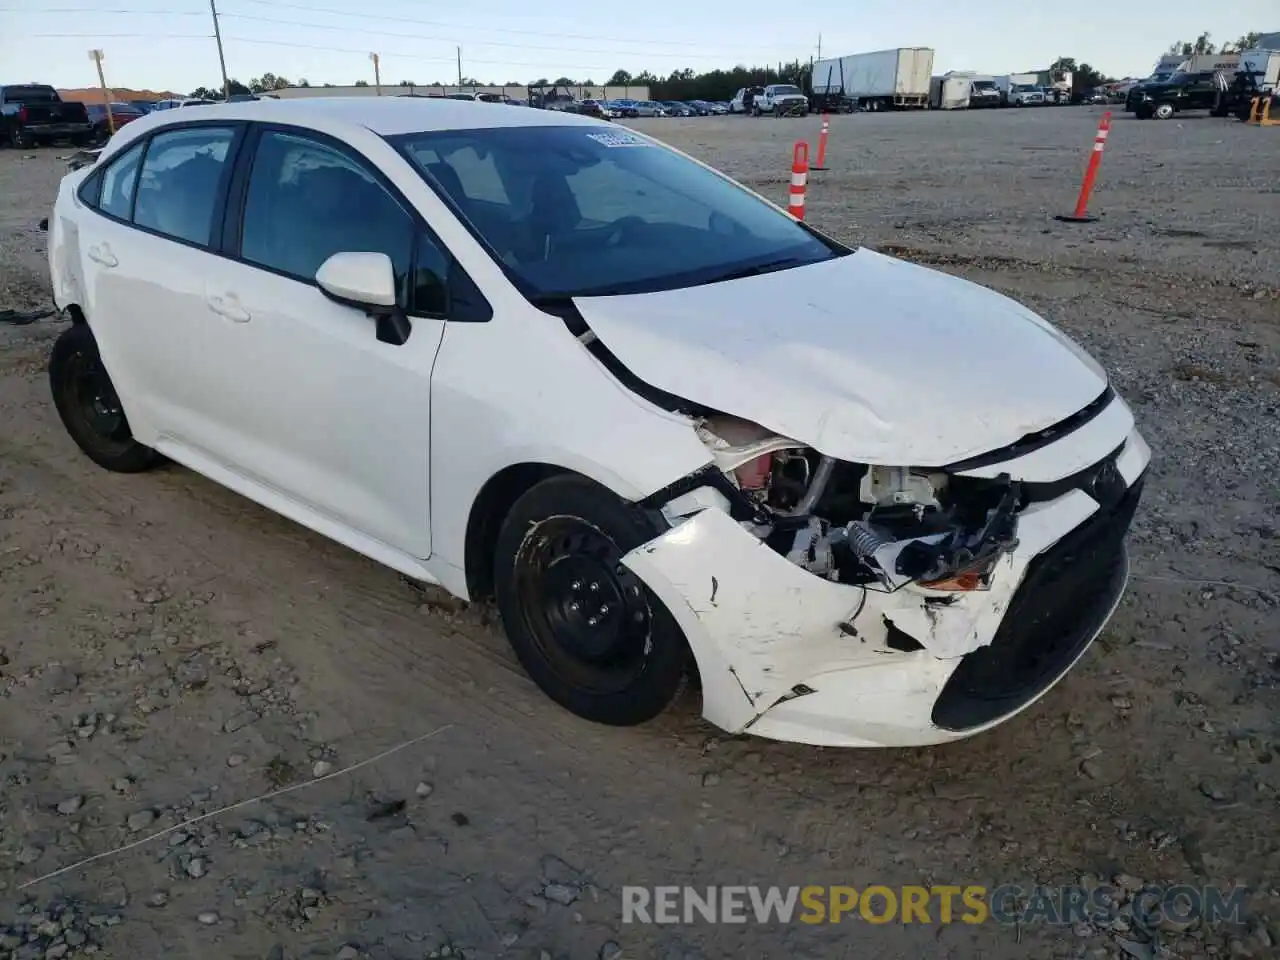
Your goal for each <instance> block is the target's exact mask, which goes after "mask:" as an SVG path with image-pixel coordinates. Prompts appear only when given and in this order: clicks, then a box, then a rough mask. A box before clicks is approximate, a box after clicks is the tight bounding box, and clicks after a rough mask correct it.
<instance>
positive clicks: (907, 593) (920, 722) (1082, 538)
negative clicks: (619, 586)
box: [623, 411, 1150, 747]
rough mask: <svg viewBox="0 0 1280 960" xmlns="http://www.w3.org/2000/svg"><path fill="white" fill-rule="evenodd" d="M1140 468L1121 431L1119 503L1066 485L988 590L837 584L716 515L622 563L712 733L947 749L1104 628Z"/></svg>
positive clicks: (1066, 663)
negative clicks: (674, 646)
mask: <svg viewBox="0 0 1280 960" xmlns="http://www.w3.org/2000/svg"><path fill="white" fill-rule="evenodd" d="M1125 412H1126V413H1127V411H1125ZM1129 425H1130V427H1131V425H1132V420H1131V419H1130V420H1129ZM1085 432H1087V431H1085ZM1076 439H1077V440H1078V439H1079V437H1077V438H1076ZM1054 446H1057V445H1056V444H1055V445H1054ZM1062 446H1063V447H1066V446H1068V444H1066V443H1063V444H1062ZM1073 446H1075V449H1074V450H1072V451H1071V453H1073V454H1075V453H1077V452H1078V451H1079V449H1080V448H1079V446H1078V445H1074V444H1073ZM1064 452H1066V451H1060V453H1064ZM1149 460H1150V450H1149V449H1148V447H1147V445H1146V443H1145V442H1144V441H1143V439H1142V437H1141V435H1140V434H1139V433H1138V432H1137V431H1136V430H1132V429H1129V430H1128V436H1127V438H1126V439H1125V440H1124V442H1123V446H1122V448H1121V450H1120V452H1119V455H1118V457H1117V458H1116V459H1115V461H1114V464H1115V468H1116V471H1117V472H1118V474H1119V476H1120V477H1121V478H1123V485H1122V487H1119V486H1117V488H1116V490H1115V491H1113V493H1114V496H1112V497H1110V498H1109V499H1108V498H1104V497H1102V495H1101V494H1095V495H1096V496H1098V497H1099V499H1095V496H1091V495H1090V494H1089V493H1087V492H1086V491H1085V490H1083V489H1079V488H1076V487H1069V488H1067V489H1064V491H1063V492H1062V493H1061V494H1060V495H1057V496H1056V497H1054V498H1053V499H1050V500H1045V501H1043V502H1036V503H1032V504H1031V505H1029V506H1028V507H1027V508H1026V509H1025V510H1023V511H1022V512H1021V514H1020V515H1019V517H1018V530H1017V544H1016V546H1014V548H1013V549H1012V550H1011V551H1009V552H1008V553H1006V554H1005V555H1003V556H1002V557H1001V558H1000V560H999V561H998V566H997V568H996V570H995V571H994V573H993V575H992V577H991V583H990V586H989V588H988V589H986V590H982V591H974V592H968V593H943V592H939V591H933V590H929V589H925V588H923V587H920V586H919V585H917V584H907V585H905V586H902V587H900V588H898V589H895V590H892V591H886V590H878V589H874V588H870V587H867V586H861V585H856V584H845V583H838V582H832V581H830V580H826V579H823V578H821V577H818V576H814V575H813V574H811V573H809V572H808V571H806V570H805V569H803V568H801V567H800V566H797V565H796V564H794V563H792V562H790V561H789V560H788V559H787V558H786V557H785V556H782V555H780V554H779V553H777V552H776V551H774V550H771V549H770V548H769V547H768V546H767V545H766V544H764V543H763V542H762V541H761V540H760V539H759V538H757V537H756V536H754V535H753V534H752V533H751V532H750V531H749V530H747V529H744V527H743V525H742V524H740V523H739V522H738V521H736V520H734V519H733V518H732V517H731V516H730V515H729V514H728V513H727V512H725V511H724V510H721V509H718V508H716V507H714V506H708V507H706V508H705V509H702V510H700V511H699V512H696V513H694V514H692V515H691V516H689V517H688V518H687V519H684V520H682V521H680V522H678V523H677V525H675V526H674V527H673V528H672V529H670V530H669V531H667V532H666V533H664V534H663V535H662V536H659V537H657V538H656V539H654V540H651V541H649V542H648V543H646V544H644V545H642V546H640V547H638V548H637V549H635V550H633V551H631V552H630V553H628V554H627V555H626V556H625V557H624V558H623V563H624V564H626V565H627V566H628V567H629V568H630V569H632V570H633V571H634V572H635V573H636V574H637V575H638V576H639V577H641V578H642V579H643V580H644V581H645V583H646V584H647V585H648V586H649V588H650V589H651V590H652V592H653V593H654V594H655V595H656V596H657V597H658V598H659V599H660V600H661V601H662V602H663V603H664V604H665V605H666V606H667V608H668V609H669V610H670V611H671V613H672V615H673V616H674V617H675V619H676V620H677V622H679V624H680V626H681V628H682V629H683V630H684V633H685V636H686V637H687V638H688V640H689V644H690V646H691V648H692V650H693V654H694V657H695V659H696V661H697V665H698V670H699V674H700V677H701V682H702V691H703V714H704V716H705V718H706V719H707V720H709V721H710V722H711V723H713V724H715V725H716V726H718V727H720V728H722V729H724V730H726V731H729V732H731V733H744V732H745V733H752V734H756V735H758V736H763V737H768V738H771V739H777V740H788V741H795V742H801V743H808V744H815V745H824V746H850V747H852V746H863V747H865V746H886V747H888V746H896V747H903V746H918V745H925V744H933V743H941V742H946V741H950V740H956V739H960V738H962V737H967V736H971V735H973V734H976V733H979V732H981V731H982V730H985V729H989V728H990V727H993V726H995V725H997V724H999V723H1001V722H1003V721H1004V720H1007V719H1008V718H1009V717H1011V716H1013V715H1014V714H1016V713H1018V712H1019V711H1021V710H1023V709H1025V708H1026V707H1027V706H1029V705H1030V704H1032V703H1034V702H1035V701H1036V700H1037V699H1039V697H1041V696H1042V695H1043V694H1044V693H1045V692H1047V691H1048V690H1049V689H1050V688H1051V687H1052V686H1053V685H1054V684H1055V683H1056V682H1057V681H1058V680H1059V679H1061V677H1062V676H1063V675H1064V674H1065V673H1066V672H1067V671H1068V670H1070V668H1071V667H1072V665H1073V664H1074V663H1075V662H1076V661H1077V660H1078V659H1079V658H1080V656H1081V655H1082V654H1083V653H1084V651H1085V650H1086V649H1087V648H1088V646H1089V644H1090V643H1091V642H1092V640H1093V639H1094V637H1095V636H1097V634H1098V633H1099V632H1101V630H1102V628H1103V627H1104V626H1105V625H1106V622H1107V621H1108V619H1109V618H1110V616H1111V614H1112V612H1113V611H1114V609H1115V606H1116V604H1117V603H1118V602H1119V599H1120V597H1121V595H1122V593H1123V590H1124V586H1125V582H1126V579H1127V573H1128V565H1127V557H1126V554H1125V548H1124V535H1125V533H1126V531H1127V529H1128V526H1129V523H1130V521H1131V519H1132V517H1133V512H1134V510H1135V508H1136V506H1137V501H1138V498H1139V496H1140V492H1141V486H1142V484H1141V478H1142V477H1143V475H1144V473H1145V470H1146V467H1147V464H1148V462H1149ZM1015 462H1016V461H1015ZM992 469H997V468H995V467H993V468H992Z"/></svg>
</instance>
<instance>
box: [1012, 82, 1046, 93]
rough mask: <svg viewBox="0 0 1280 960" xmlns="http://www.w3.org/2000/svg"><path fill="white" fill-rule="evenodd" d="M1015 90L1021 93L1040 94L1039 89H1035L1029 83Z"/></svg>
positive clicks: (1019, 85)
mask: <svg viewBox="0 0 1280 960" xmlns="http://www.w3.org/2000/svg"><path fill="white" fill-rule="evenodd" d="M1013 89H1015V90H1017V91H1018V92H1019V93H1039V92H1040V88H1039V87H1033V86H1032V85H1031V84H1029V83H1020V84H1018V85H1017V86H1016V87H1014V88H1013Z"/></svg>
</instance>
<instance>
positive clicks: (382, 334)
mask: <svg viewBox="0 0 1280 960" xmlns="http://www.w3.org/2000/svg"><path fill="white" fill-rule="evenodd" d="M316 283H317V284H318V285H319V287H320V290H321V292H322V293H324V295H325V296H326V297H328V298H329V299H330V300H333V301H335V302H337V303H341V304H344V305H346V306H348V307H358V308H360V309H362V310H364V311H365V312H366V313H368V314H369V316H371V317H373V318H374V320H375V321H376V323H377V332H378V339H379V340H380V341H381V342H383V343H390V344H392V345H394V346H399V345H400V344H402V343H404V342H405V341H406V340H408V339H409V334H410V332H411V331H412V327H411V326H410V324H409V318H408V317H406V316H405V314H404V311H403V310H401V309H400V307H399V306H398V305H397V304H396V274H395V268H394V267H393V266H392V265H391V258H390V257H388V256H387V255H386V254H385V253H354V252H350V253H347V252H344V253H335V254H334V255H333V256H331V257H330V258H329V259H328V260H326V261H325V262H324V263H322V264H321V265H320V269H319V270H317V271H316Z"/></svg>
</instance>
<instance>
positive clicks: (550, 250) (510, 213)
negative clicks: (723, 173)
mask: <svg viewBox="0 0 1280 960" xmlns="http://www.w3.org/2000/svg"><path fill="white" fill-rule="evenodd" d="M388 139H389V140H390V142H391V143H392V144H393V145H394V146H396V147H398V148H399V149H400V150H402V151H403V152H404V154H405V155H406V156H407V157H408V158H409V159H410V160H411V161H412V162H413V163H414V165H415V166H417V167H418V169H419V170H420V171H422V173H423V174H425V176H426V179H427V180H428V182H429V183H431V185H432V186H433V188H434V189H435V190H436V191H437V192H438V193H441V194H442V195H444V196H445V197H446V199H447V200H449V201H450V202H451V203H452V205H453V207H454V208H455V210H456V211H457V212H458V213H459V214H460V216H461V217H462V219H463V221H464V222H465V223H466V224H467V226H468V227H469V229H470V230H471V231H472V233H473V234H475V235H476V236H477V238H478V239H479V240H480V241H481V242H482V243H483V244H484V245H485V246H486V247H488V248H489V251H490V253H491V254H492V255H493V257H494V258H495V259H496V260H497V261H498V262H499V263H501V264H502V266H503V267H504V269H505V270H506V272H507V275H508V276H509V277H511V278H512V280H513V282H515V283H516V284H517V286H519V287H520V288H521V290H522V291H523V292H524V293H525V295H526V296H529V297H530V298H532V299H558V298H563V297H573V296H589V295H608V294H618V293H641V292H649V291H656V290H674V289H678V288H681V287H688V286H694V285H696V284H700V283H710V282H714V281H716V280H721V279H727V278H728V277H729V276H730V275H733V274H738V273H759V272H762V271H764V270H775V269H783V268H786V267H791V266H800V265H803V264H806V263H814V262H817V261H819V260H826V259H829V258H831V257H833V256H836V255H837V254H836V252H835V250H834V249H833V248H832V247H831V246H829V245H828V244H827V243H825V242H823V241H822V240H820V239H818V238H817V237H816V236H815V235H814V234H813V233H811V232H810V231H808V230H807V229H805V228H804V227H802V226H801V225H800V224H798V223H797V222H796V221H795V220H792V219H791V218H790V217H788V216H786V215H785V214H783V213H780V212H779V211H777V210H775V209H773V208H772V207H770V206H769V205H768V204H766V203H764V202H762V201H761V200H759V199H757V198H756V197H754V196H752V195H751V194H750V193H748V192H747V191H746V190H744V189H742V188H740V187H738V186H736V185H735V184H733V183H731V182H730V181H728V180H725V179H723V178H722V177H720V176H718V175H716V174H715V173H713V172H711V171H710V170H708V169H706V168H704V167H702V166H700V165H699V164H697V163H694V162H693V161H691V160H688V159H686V158H684V157H682V156H680V155H679V154H677V153H675V152H673V151H671V150H668V149H666V148H664V147H662V146H659V145H656V144H654V143H652V142H650V141H648V140H646V139H643V138H641V137H639V136H637V135H635V134H633V133H630V132H628V131H625V130H612V129H608V128H605V127H603V126H601V127H595V126H578V125H574V126H527V127H526V126H521V127H499V128H491V129H485V130H453V131H447V132H446V131H440V132H430V133H417V134H404V135H401V136H397V137H390V138H388Z"/></svg>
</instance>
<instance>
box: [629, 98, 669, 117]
mask: <svg viewBox="0 0 1280 960" xmlns="http://www.w3.org/2000/svg"><path fill="white" fill-rule="evenodd" d="M634 102H635V105H636V116H638V117H665V116H667V108H666V107H664V106H663V105H662V104H660V103H658V102H656V101H654V100H636V101H634Z"/></svg>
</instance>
